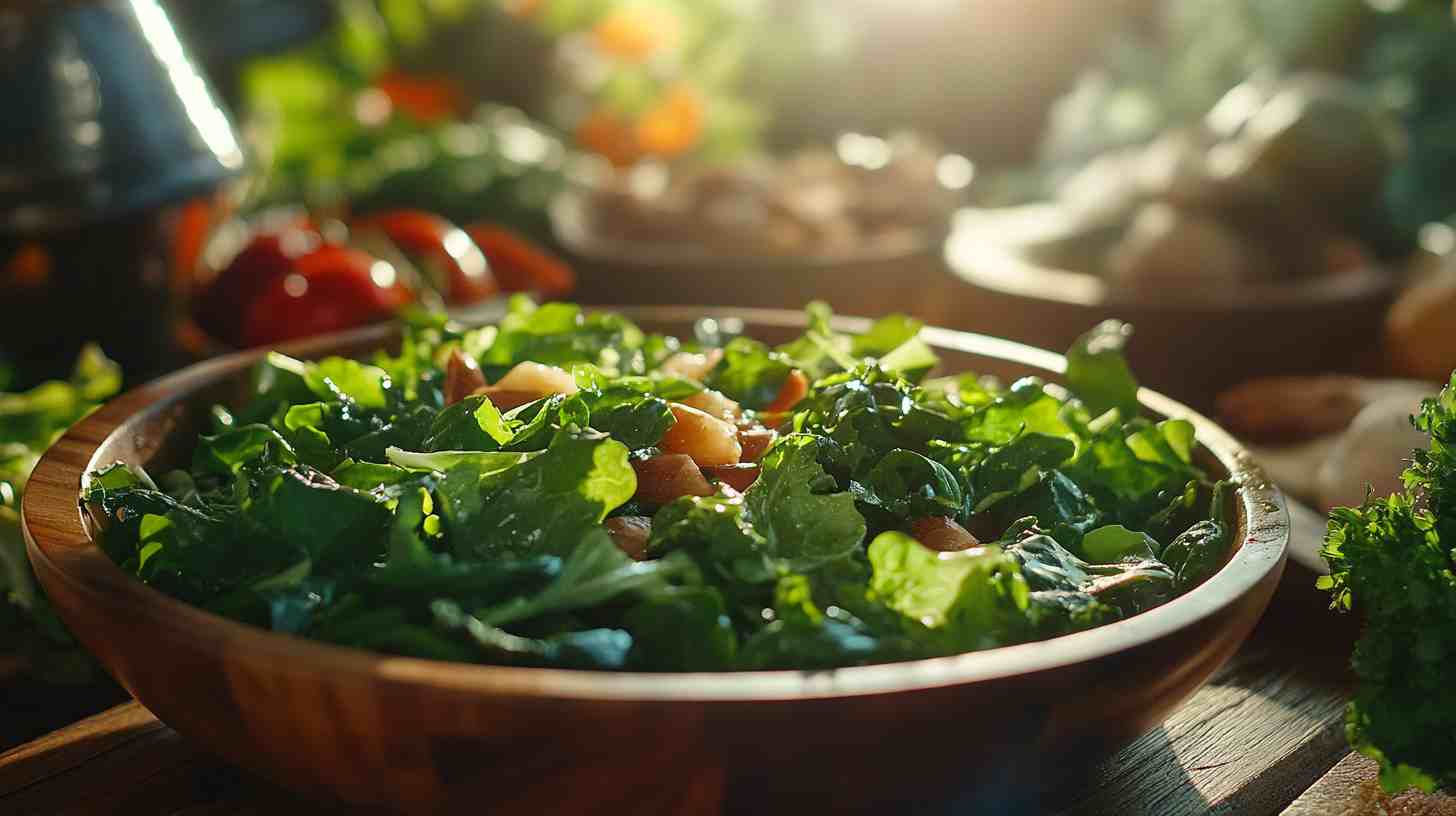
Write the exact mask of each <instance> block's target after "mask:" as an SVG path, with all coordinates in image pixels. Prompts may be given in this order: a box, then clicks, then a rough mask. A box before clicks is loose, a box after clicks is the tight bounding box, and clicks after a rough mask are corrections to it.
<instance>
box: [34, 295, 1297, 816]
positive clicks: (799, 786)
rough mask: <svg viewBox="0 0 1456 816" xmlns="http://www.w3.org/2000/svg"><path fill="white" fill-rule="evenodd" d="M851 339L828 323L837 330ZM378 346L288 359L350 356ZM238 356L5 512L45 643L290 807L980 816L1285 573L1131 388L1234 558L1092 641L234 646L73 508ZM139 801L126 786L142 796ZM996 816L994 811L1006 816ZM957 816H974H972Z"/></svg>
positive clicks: (1234, 639)
mask: <svg viewBox="0 0 1456 816" xmlns="http://www.w3.org/2000/svg"><path fill="white" fill-rule="evenodd" d="M624 311H625V313H626V314H627V315H628V316H629V317H631V318H632V319H634V320H637V321H638V322H639V323H640V324H641V325H642V326H643V327H644V328H646V329H649V330H655V331H668V332H675V333H683V334H686V333H689V332H690V328H691V325H692V320H693V319H695V318H698V317H703V316H710V317H716V318H718V319H720V320H722V319H728V318H741V319H743V320H744V322H745V324H746V327H747V330H748V332H749V333H750V334H753V335H755V336H758V337H760V338H763V339H765V340H770V341H776V340H780V339H787V338H788V337H791V336H795V335H797V334H798V333H799V332H800V331H802V329H803V326H804V322H803V317H802V316H801V315H799V314H797V313H789V312H781V311H754V310H726V309H718V310H711V309H710V310H703V309H700V308H696V307H693V308H687V307H645V308H632V309H627V310H624ZM865 325H866V323H865V321H862V320H856V319H841V320H840V328H842V329H843V330H846V331H855V330H858V329H862V328H863V327H864V326H865ZM923 336H924V338H925V339H926V340H927V341H928V342H929V343H931V344H932V345H933V346H935V348H936V349H937V350H938V351H939V352H940V354H941V355H942V358H943V361H944V362H943V366H944V368H945V370H949V371H964V370H974V371H978V372H982V373H986V374H992V375H996V376H998V377H1002V378H1005V379H1006V380H1007V381H1010V379H1013V378H1016V377H1020V376H1023V375H1029V374H1035V375H1039V376H1043V377H1046V378H1048V379H1055V378H1056V377H1057V376H1058V374H1059V372H1061V371H1062V369H1063V359H1062V358H1061V357H1060V356H1058V355H1056V354H1052V353H1051V352H1047V351H1041V350H1038V349H1034V348H1030V347H1028V346H1023V345H1019V344H1016V343H1012V342H1008V341H1005V340H998V339H993V338H990V337H984V336H979V335H974V334H966V333H961V332H953V331H947V330H943V329H926V330H925V333H924V335H923ZM394 339H395V336H394V334H393V332H392V331H391V330H389V329H387V328H373V329H367V330H362V331H357V332H353V333H349V334H344V335H336V336H334V337H331V338H324V339H320V340H316V341H311V342H308V343H305V344H302V345H295V346H293V347H290V348H288V349H287V350H288V351H289V352H290V353H294V354H298V355H300V356H308V355H313V356H320V355H324V354H360V353H365V352H367V351H369V350H370V349H374V348H379V347H382V346H384V345H385V344H387V343H389V342H391V341H393V340H394ZM260 354H261V352H248V353H242V354H234V355H230V356H227V357H222V358H218V359H215V360H212V361H209V362H205V363H201V364H198V365H195V366H193V367H191V368H188V369H185V370H183V371H181V372H178V373H176V374H173V375H171V376H169V377H166V378H164V379H161V380H158V381H156V382H153V383H151V384H149V385H146V386H143V387H141V388H138V389H136V390H134V391H131V392H129V393H127V394H125V395H123V396H121V397H119V398H117V399H115V400H113V401H112V402H110V403H109V404H107V405H106V406H104V407H103V408H101V409H100V410H99V411H97V412H96V413H94V414H92V415H91V416H90V417H88V418H86V419H84V420H82V421H81V422H80V423H79V424H77V425H76V426H75V427H74V428H72V429H71V430H70V431H69V432H68V433H67V434H66V435H65V436H64V437H63V438H62V439H61V440H60V442H58V443H57V444H56V445H55V446H54V447H53V448H51V450H50V451H49V452H48V453H47V454H46V455H45V457H44V458H43V459H42V460H41V462H40V464H39V466H38V467H37V468H36V469H35V473H34V475H33V476H32V477H31V480H30V483H29V485H28V489H27V490H26V494H25V500H24V507H23V514H24V518H23V521H24V527H25V535H26V540H27V543H28V545H29V551H30V557H31V560H32V562H33V563H34V565H35V571H36V574H37V575H38V576H39V578H40V581H41V583H42V584H43V585H44V587H45V589H46V591H47V592H48V593H49V594H50V597H51V599H52V601H53V602H54V604H55V606H56V608H57V610H58V611H59V612H60V614H61V616H62V618H63V619H64V620H65V622H66V624H67V625H69V626H70V627H71V629H72V630H73V631H74V632H75V633H76V635H77V636H78V637H79V638H80V640H81V641H82V643H84V644H85V646H86V647H87V648H89V649H90V650H91V651H92V652H93V653H95V655H96V656H97V657H98V658H99V659H100V661H101V662H102V663H103V664H104V665H105V666H106V667H107V668H108V669H109V670H110V671H111V672H112V674H114V675H115V676H116V678H117V680H119V681H120V682H121V684H122V685H124V686H125V687H126V688H127V689H128V690H129V691H131V692H132V693H133V694H134V695H135V696H136V698H137V699H138V700H140V701H141V702H142V704H144V705H145V706H147V707H148V708H149V709H151V710H152V711H153V712H154V713H155V714H156V715H157V716H158V717H159V718H161V719H162V720H163V721H164V722H166V723H167V724H168V725H170V726H172V727H173V728H175V729H176V730H177V731H178V732H179V733H181V734H182V735H184V736H185V737H187V738H188V739H191V740H193V741H195V742H196V743H197V744H198V745H200V746H202V747H204V748H206V749H208V750H210V751H212V752H215V753H216V754H218V755H219V756H221V757H222V758H223V759H225V760H227V761H230V762H232V763H235V764H237V765H240V766H243V767H245V768H247V769H250V770H252V771H255V772H257V773H260V774H263V775H265V776H267V777H269V778H271V779H274V780H276V781H278V782H280V783H283V784H285V785H288V786H291V787H292V788H294V789H296V790H298V791H300V792H305V793H311V794H315V795H320V796H324V797H328V798H336V799H342V800H345V801H348V802H351V803H374V804H380V803H382V804H385V805H388V806H391V807H394V808H398V809H401V810H405V811H408V812H411V813H419V812H443V811H459V810H469V811H471V812H484V811H486V810H488V811H489V812H491V813H495V814H502V813H511V814H514V813H522V814H525V813H530V814H540V813H603V814H608V813H626V812H630V813H726V812H735V813H736V812H745V813H756V812H761V811H762V810H763V809H764V808H765V806H766V805H772V806H774V808H775V809H778V808H788V807H798V808H808V810H806V811H805V812H815V813H820V812H846V811H852V810H857V809H867V808H872V807H876V806H885V805H887V804H888V805H889V806H891V807H893V808H894V812H905V807H906V805H905V803H907V802H921V803H926V802H930V801H935V800H936V799H937V797H939V798H941V799H944V797H948V796H960V797H967V796H969V797H972V798H971V799H962V800H961V801H973V802H975V803H976V807H978V808H982V807H987V806H988V805H989V807H990V810H989V812H1003V811H1004V809H1005V807H1009V806H1010V803H1012V802H1014V801H1024V798H1025V797H1027V796H1033V795H1034V792H1035V791H1037V790H1039V789H1041V788H1042V787H1044V786H1045V785H1046V784H1047V783H1049V782H1050V781H1052V780H1055V779H1057V778H1058V777H1059V776H1060V775H1061V774H1063V773H1064V772H1069V771H1071V770H1073V769H1076V768H1082V767H1086V766H1088V765H1089V764H1090V763H1091V762H1092V761H1094V760H1097V759H1100V758H1103V757H1105V756H1107V755H1108V754H1109V753H1110V752H1111V751H1113V750H1115V749H1116V748H1118V747H1120V746H1121V745H1123V744H1125V743H1127V742H1128V741H1130V740H1132V739H1133V738H1135V737H1137V736H1139V735H1140V734H1142V733H1144V732H1145V731H1148V730H1150V729H1151V728H1153V727H1155V726H1156V725H1157V724H1158V723H1159V722H1160V721H1161V720H1162V719H1163V718H1164V717H1165V716H1166V715H1167V714H1168V713H1169V712H1170V711H1171V710H1172V709H1173V708H1174V707H1176V706H1177V705H1178V704H1179V703H1180V702H1181V701H1182V700H1184V699H1185V698H1186V697H1188V696H1189V695H1190V694H1191V693H1192V692H1193V691H1194V690H1195V689H1196V688H1197V687H1198V686H1199V685H1201V684H1202V683H1203V682H1204V681H1205V680H1207V678H1208V677H1209V675H1211V674H1212V673H1213V672H1214V670H1215V669H1217V668H1218V667H1219V666H1220V665H1221V664H1222V663H1223V662H1224V661H1225V660H1226V659H1227V658H1228V657H1229V656H1230V655H1232V654H1233V653H1234V651H1235V650H1236V649H1237V648H1238V646H1239V645H1240V643H1241V642H1242V641H1243V640H1244V638H1245V637H1246V636H1247V635H1248V633H1249V631H1250V629H1251V628H1253V626H1254V624H1255V623H1256V622H1257V620H1258V619H1259V617H1260V615H1261V614H1262V613H1263V611H1264V608H1265V606H1266V604H1267V603H1268V601H1269V599H1270V596H1271V594H1272V593H1273V591H1274V588H1275V585H1276V584H1277V583H1278V580H1279V577H1280V575H1281V573H1282V572H1283V568H1284V560H1285V547H1286V543H1287V539H1288V534H1289V521H1288V514H1287V512H1286V509H1285V504H1284V500H1283V498H1282V497H1281V496H1280V494H1279V492H1278V490H1277V489H1276V488H1275V487H1274V486H1273V485H1272V484H1270V483H1269V482H1268V481H1267V480H1266V479H1265V478H1264V476H1263V475H1262V473H1261V472H1260V470H1259V469H1258V467H1257V466H1256V465H1254V464H1253V462H1251V461H1250V460H1249V458H1248V456H1247V455H1246V454H1245V453H1244V452H1243V451H1242V450H1240V449H1239V447H1238V445H1237V444H1236V443H1235V442H1234V440H1233V439H1232V438H1230V437H1229V436H1228V435H1227V434H1226V433H1224V432H1223V431H1221V430H1219V429H1218V428H1217V427H1215V426H1214V425H1213V424H1212V423H1211V422H1209V421H1208V420H1207V419H1204V418H1203V417H1200V416H1198V415H1196V414H1194V413H1192V412H1190V411H1189V410H1188V409H1186V408H1184V407H1183V406H1181V405H1179V404H1178V403H1175V402H1173V401H1171V400H1169V399H1167V398H1165V397H1162V396H1160V395H1158V394H1156V393H1153V392H1151V391H1148V390H1146V389H1144V390H1143V391H1142V393H1141V394H1140V395H1139V398H1140V400H1141V402H1142V404H1143V406H1144V407H1145V409H1146V410H1147V411H1149V412H1150V413H1152V414H1157V415H1166V416H1178V417H1184V418H1187V419H1189V420H1190V421H1191V422H1192V423H1193V424H1194V426H1195V428H1196V430H1197V436H1198V439H1199V440H1200V441H1201V442H1202V444H1203V447H1204V451H1203V453H1204V457H1203V458H1204V461H1203V462H1202V463H1201V464H1202V465H1203V466H1204V467H1205V468H1206V469H1207V470H1208V471H1209V472H1210V474H1211V475H1213V476H1218V477H1227V476H1231V477H1233V478H1235V479H1237V480H1239V482H1240V484H1241V487H1240V488H1239V490H1238V491H1237V501H1236V502H1235V504H1236V505H1237V525H1236V526H1237V529H1236V534H1235V540H1236V542H1237V543H1238V546H1237V549H1236V550H1235V551H1234V552H1233V554H1232V556H1231V559H1230V561H1229V563H1228V564H1227V565H1226V566H1225V567H1224V568H1223V569H1222V570H1221V571H1220V572H1219V573H1217V574H1216V575H1214V576H1213V577H1212V578H1211V579H1209V580H1208V581H1207V582H1206V583H1204V584H1203V585H1201V586H1199V587H1197V588H1195V589H1194V590H1192V591H1191V592H1189V593H1188V594H1186V595H1184V596H1182V597H1179V598H1176V599H1174V600H1173V601H1171V602H1169V603H1168V604H1166V605H1164V606H1161V607H1158V608H1155V609H1153V610H1151V611H1148V612H1145V613H1143V614H1140V615H1137V616H1135V617H1133V618H1130V619H1128V620H1124V621H1120V622H1118V623H1113V624H1110V625H1107V626H1103V627H1100V628H1097V629H1094V630H1091V631H1087V632H1081V633H1077V634H1072V635H1067V636H1064V637H1059V638H1055V639H1052V640H1047V641H1042V642H1038V643H1030V644H1026V645H1018V646H1009V647H1004V648H999V649H992V650H988V651H983V652H975V653H970V654H965V655H960V656H956V657H948V658H939V659H931V660H919V661H914V662H907V663H896V664H885V665H877V666H865V667H856V668H847V669H839V670H835V671H805V672H798V671H771V672H743V673H700V674H646V673H600V672H586V671H572V670H562V669H534V668H520V667H500V666H477V665H467V664H456V663H444V662H435V661H428V660H420V659H412V658H402V657H392V656H386V655H380V654H374V653H369V652H364V651H359V650H353V649H347V648H342V647H338V646H331V645H325V644H322V643H315V642H311V641H307V640H303V639H300V638H296V637H291V636H288V635H281V634H274V633H270V632H267V631H264V630H262V629H258V628H254V627H251V626H247V625H244V624H241V623H236V622H233V621H230V620H225V619H223V618H220V617H217V616H215V615H212V614H210V613H207V612H204V611H201V610H199V609H196V608H194V607H191V606H188V605H186V604H184V603H182V602H180V601H177V600H173V599H172V598H170V597H167V596H165V595H163V594H161V593H159V592H157V591H155V590H153V589H151V588H150V587H147V586H145V585H144V584H142V583H141V582H139V581H137V580H136V579H134V578H133V577H131V576H130V575H127V574H126V573H124V572H122V570H121V569H120V568H118V567H117V566H116V565H115V564H114V563H112V562H111V561H110V560H109V559H108V558H107V556H106V555H104V554H103V553H102V551H101V550H100V549H99V548H98V547H97V546H96V542H95V539H94V535H95V531H94V530H93V529H92V528H91V527H90V526H89V522H88V521H87V519H86V515H85V513H84V512H83V511H82V509H81V507H80V504H79V498H78V497H79V491H80V490H81V486H82V483H83V479H84V477H85V474H87V473H88V472H90V471H92V470H93V469H95V468H97V467H100V466H103V465H106V464H109V463H111V462H115V461H118V460H120V461H124V462H129V463H134V464H140V465H144V466H146V467H148V468H149V469H150V470H151V471H152V472H154V473H158V472H161V471H162V470H164V469H165V468H167V467H169V466H172V465H174V464H178V463H182V462H185V461H186V457H187V456H188V455H189V454H190V449H191V446H192V440H194V439H195V438H196V435H197V433H198V431H199V430H200V429H201V428H202V427H204V425H203V423H204V422H205V417H206V408H207V406H208V405H209V404H210V403H212V402H214V401H218V400H222V401H230V400H233V398H234V397H236V396H239V395H240V392H241V389H242V387H243V386H244V384H245V383H246V379H247V373H248V371H249V369H250V368H251V367H252V366H253V364H254V363H255V362H256V361H257V360H258V358H259V356H260ZM138 784H145V782H144V781H142V780H139V781H138ZM1003 806H1004V807H1003ZM978 812H979V811H978Z"/></svg>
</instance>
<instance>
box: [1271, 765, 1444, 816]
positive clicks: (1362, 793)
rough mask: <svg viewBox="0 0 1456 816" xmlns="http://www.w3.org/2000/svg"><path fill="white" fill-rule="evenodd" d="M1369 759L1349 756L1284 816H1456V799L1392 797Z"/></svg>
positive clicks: (1411, 794) (1411, 793)
mask: <svg viewBox="0 0 1456 816" xmlns="http://www.w3.org/2000/svg"><path fill="white" fill-rule="evenodd" d="M1378 775H1379V769H1378V768H1377V767H1376V765H1375V761H1374V760H1372V759H1370V758H1369V757H1365V756H1362V755H1360V754H1356V753H1350V754H1347V755H1346V756H1345V758H1344V759H1342V760H1340V762H1339V763H1338V764H1337V765H1335V767H1333V768H1331V769H1330V771H1329V773H1327V774H1325V775H1324V776H1323V777H1321V778H1320V780H1319V781H1318V782H1316V783H1315V784H1314V785H1313V786H1311V787H1310V788H1309V790H1307V791H1305V792H1304V793H1303V794H1302V795H1301V796H1300V797H1299V798H1298V799H1296V800H1294V803H1293V804H1291V805H1290V806H1289V809H1287V810H1285V811H1284V814H1283V816H1456V797H1453V796H1450V795H1448V794H1435V795H1431V796H1427V795H1425V794H1422V793H1420V792H1418V791H1406V792H1405V793H1401V794H1397V795H1395V796H1390V795H1388V794H1386V793H1385V792H1383V791H1382V790H1381V789H1380V783H1379V781H1378V780H1377V779H1376V777H1377V776H1378Z"/></svg>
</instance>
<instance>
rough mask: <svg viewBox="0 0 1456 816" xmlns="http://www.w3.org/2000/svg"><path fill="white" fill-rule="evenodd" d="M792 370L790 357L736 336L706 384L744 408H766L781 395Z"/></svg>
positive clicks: (729, 343)
mask: <svg viewBox="0 0 1456 816" xmlns="http://www.w3.org/2000/svg"><path fill="white" fill-rule="evenodd" d="M792 369H793V361H792V360H791V359H790V358H789V357H788V355H786V354H783V353H781V352H777V351H774V350H772V349H770V348H769V347H768V346H766V345H764V344H763V343H760V342H758V341H757V340H752V339H750V338H747V337H735V338H734V339H732V340H730V341H729V342H728V345H726V346H724V347H723V359H722V361H721V362H719V363H718V365H717V366H716V367H715V368H714V369H713V371H712V372H711V373H710V374H709V376H708V382H707V385H708V387H709V388H713V389H716V390H718V391H722V392H723V393H724V394H727V395H728V396H729V397H732V398H733V399H735V400H737V401H738V402H739V403H741V404H742V405H743V407H745V408H755V409H757V408H763V407H765V406H767V405H768V404H769V403H771V402H773V401H774V398H775V397H777V396H778V395H779V390H780V389H782V388H783V386H784V380H786V379H788V377H789V371H791V370H792Z"/></svg>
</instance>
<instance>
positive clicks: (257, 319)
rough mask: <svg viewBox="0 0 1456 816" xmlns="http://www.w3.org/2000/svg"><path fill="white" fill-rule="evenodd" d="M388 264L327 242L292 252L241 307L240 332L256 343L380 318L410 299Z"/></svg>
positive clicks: (358, 324)
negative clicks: (282, 270)
mask: <svg viewBox="0 0 1456 816" xmlns="http://www.w3.org/2000/svg"><path fill="white" fill-rule="evenodd" d="M413 297H414V296H413V294H412V293H411V292H410V291H409V290H408V289H407V288H405V287H404V285H403V284H402V283H400V281H399V280H398V278H397V273H396V272H395V269H394V267H392V266H390V265H389V264H387V263H385V262H384V261H381V260H378V259H376V258H375V257H374V256H372V255H369V254H368V253H365V252H360V251H359V250H357V249H351V248H349V247H342V246H337V245H327V246H323V247H320V248H319V249H317V250H315V251H314V252H311V253H309V254H307V255H304V256H303V257H301V258H298V259H297V260H296V261H294V263H293V269H292V270H291V271H290V272H288V273H287V274H285V275H283V276H281V277H279V278H277V279H275V280H274V281H273V282H272V283H271V284H270V285H269V286H268V289H267V291H265V292H263V294H262V295H261V296H260V297H258V298H257V299H256V300H254V301H253V302H252V303H251V304H248V305H247V306H243V305H242V304H239V310H240V311H244V312H245V315H246V316H245V318H244V324H243V326H244V330H243V338H244V341H245V342H246V343H247V345H250V346H259V345H267V344H270V343H278V342H282V341H284V340H293V339H296V338H299V337H310V336H312V335H315V334H324V333H327V332H332V331H339V330H341V329H349V328H354V327H356V326H363V325H365V324H368V323H373V322H375V321H377V320H384V319H386V318H388V317H390V316H391V315H392V314H393V313H394V312H395V311H396V310H397V309H399V308H400V307H401V306H403V305H405V304H406V303H408V302H410V300H412V299H413Z"/></svg>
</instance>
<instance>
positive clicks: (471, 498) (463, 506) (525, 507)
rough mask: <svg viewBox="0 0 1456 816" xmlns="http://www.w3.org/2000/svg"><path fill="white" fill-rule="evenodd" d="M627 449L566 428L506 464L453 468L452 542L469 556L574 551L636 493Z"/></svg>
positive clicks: (444, 483)
mask: <svg viewBox="0 0 1456 816" xmlns="http://www.w3.org/2000/svg"><path fill="white" fill-rule="evenodd" d="M627 454H628V451H627V447H626V446H625V445H623V444H622V443H620V442H617V441H614V440H612V439H610V438H608V437H607V436H605V435H603V434H589V433H578V434H571V433H562V434H560V435H558V436H557V438H556V439H555V440H554V441H553V442H552V443H551V446H550V447H549V448H547V449H546V451H545V452H543V453H541V454H539V455H537V456H533V457H531V458H529V459H527V460H525V461H523V462H521V463H519V464H516V465H514V466H512V467H509V468H507V469H504V470H493V471H490V472H486V471H484V470H482V467H481V465H480V464H479V463H477V462H470V461H467V462H463V463H460V464H456V465H454V466H452V467H450V468H449V469H448V470H447V471H445V475H444V477H443V478H442V479H441V480H440V484H439V488H438V492H439V495H440V499H441V504H442V515H443V516H444V519H445V522H446V524H445V526H446V531H447V533H448V535H449V538H450V543H451V548H452V549H453V551H454V552H455V553H456V555H457V556H458V557H461V558H493V557H499V556H503V555H518V556H519V555H565V554H567V553H569V552H571V551H572V550H573V549H574V548H575V547H576V546H577V545H578V544H579V543H580V542H581V541H582V540H583V539H584V538H585V537H586V535H587V533H588V532H590V531H592V530H593V529H595V528H596V527H597V526H598V525H600V524H601V523H602V520H603V519H605V518H606V515H607V513H608V512H609V511H611V510H612V509H613V508H615V507H617V506H618V505H620V504H622V503H623V502H625V501H627V500H628V499H630V498H632V494H633V493H635V492H636V490H637V474H636V473H635V472H634V471H633V470H632V466H631V465H630V464H628V463H627ZM399 461H401V460H399V459H398V458H397V459H396V464H398V463H399Z"/></svg>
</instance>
